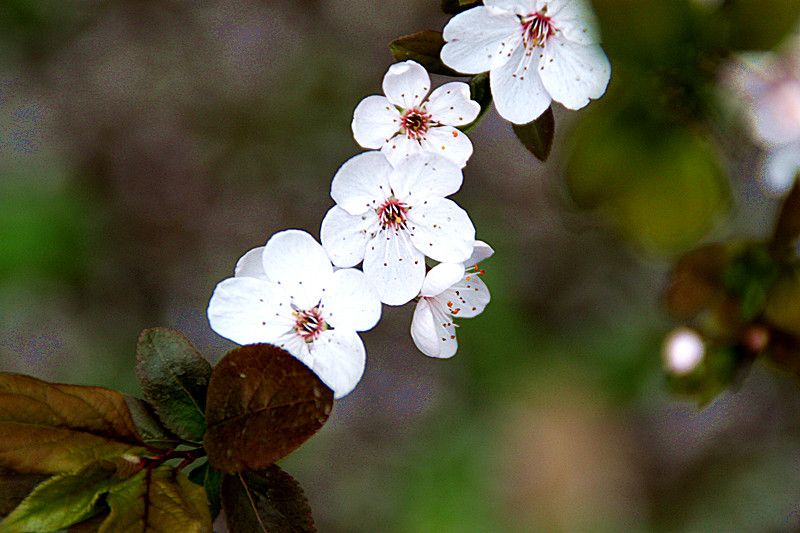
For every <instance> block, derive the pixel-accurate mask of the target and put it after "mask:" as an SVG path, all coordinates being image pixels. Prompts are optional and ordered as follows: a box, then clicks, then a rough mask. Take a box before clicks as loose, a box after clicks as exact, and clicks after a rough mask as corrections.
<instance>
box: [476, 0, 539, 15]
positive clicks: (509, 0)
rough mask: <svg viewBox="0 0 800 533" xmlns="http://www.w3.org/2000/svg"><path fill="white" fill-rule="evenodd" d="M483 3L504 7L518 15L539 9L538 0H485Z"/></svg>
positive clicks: (499, 7) (494, 6) (498, 7)
mask: <svg viewBox="0 0 800 533" xmlns="http://www.w3.org/2000/svg"><path fill="white" fill-rule="evenodd" d="M540 1H541V0H540ZM543 1H544V2H546V1H547V0H543ZM483 5H485V6H489V7H493V8H497V9H504V10H506V11H511V12H512V13H516V14H518V15H529V14H531V13H535V12H536V11H538V10H539V7H538V2H537V0H484V2H483Z"/></svg>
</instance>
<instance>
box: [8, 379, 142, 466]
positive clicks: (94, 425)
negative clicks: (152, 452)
mask: <svg viewBox="0 0 800 533" xmlns="http://www.w3.org/2000/svg"><path fill="white" fill-rule="evenodd" d="M0 435H2V438H1V439H0V466H4V467H7V468H10V469H12V470H14V471H16V472H19V473H23V474H58V473H61V472H69V471H75V470H77V469H79V468H81V467H82V466H84V465H86V464H88V463H91V462H93V461H96V460H99V459H104V458H112V457H122V456H136V455H144V454H146V453H147V451H146V450H145V448H144V447H143V446H142V443H141V441H140V440H139V435H138V433H137V431H136V426H135V425H134V423H133V420H132V419H131V415H130V413H129V412H128V407H127V405H126V403H125V399H124V398H123V396H122V394H120V393H119V392H116V391H113V390H109V389H104V388H102V387H81V386H76V385H59V384H53V383H47V382H44V381H41V380H38V379H36V378H32V377H30V376H23V375H18V374H0Z"/></svg>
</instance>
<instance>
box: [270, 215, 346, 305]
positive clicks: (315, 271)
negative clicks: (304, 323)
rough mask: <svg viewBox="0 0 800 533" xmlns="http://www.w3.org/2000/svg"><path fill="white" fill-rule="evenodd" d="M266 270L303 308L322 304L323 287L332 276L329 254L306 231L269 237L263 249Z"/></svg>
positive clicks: (291, 231) (282, 232) (292, 231)
mask: <svg viewBox="0 0 800 533" xmlns="http://www.w3.org/2000/svg"><path fill="white" fill-rule="evenodd" d="M262 257H263V260H264V272H265V273H266V275H267V278H269V280H270V281H272V282H274V283H277V284H278V285H280V286H281V287H282V288H283V289H284V290H285V291H286V292H287V293H288V294H290V295H291V296H292V297H293V300H294V303H295V304H296V305H297V306H298V307H299V308H301V309H310V308H312V307H314V306H315V305H317V304H318V303H319V299H320V298H321V297H322V289H323V288H324V287H325V286H326V285H328V283H329V282H330V279H331V277H332V276H333V266H331V261H330V259H328V254H326V253H325V250H324V249H323V248H322V245H321V244H319V243H318V242H317V241H316V239H314V237H312V236H311V235H309V234H308V233H307V232H305V231H300V230H286V231H281V232H278V233H276V234H275V235H273V236H272V237H270V239H269V240H268V241H267V244H266V246H264V251H263V255H262Z"/></svg>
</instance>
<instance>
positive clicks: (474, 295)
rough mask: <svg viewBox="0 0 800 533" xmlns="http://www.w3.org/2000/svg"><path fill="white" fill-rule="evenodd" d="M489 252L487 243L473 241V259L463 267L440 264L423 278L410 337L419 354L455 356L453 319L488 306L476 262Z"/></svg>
mask: <svg viewBox="0 0 800 533" xmlns="http://www.w3.org/2000/svg"><path fill="white" fill-rule="evenodd" d="M492 253H494V251H493V250H492V248H491V247H490V246H489V245H488V244H486V243H484V242H481V241H476V242H475V249H474V251H473V254H472V256H471V257H470V258H469V259H468V260H467V261H465V262H464V263H463V264H462V263H439V264H438V265H436V266H435V267H433V268H432V269H431V270H430V272H428V275H427V276H425V282H424V283H423V284H422V290H421V291H420V299H419V302H417V307H416V309H415V310H414V318H413V319H412V321H411V338H412V339H414V344H416V345H417V348H419V350H420V351H421V352H422V353H424V354H425V355H428V356H430V357H439V358H447V357H452V356H453V355H454V354H455V353H456V349H457V348H458V341H457V340H456V327H457V324H455V323H454V322H453V319H454V318H472V317H474V316H477V315H479V314H480V313H481V312H482V311H483V309H484V308H485V307H486V304H488V303H489V289H488V288H487V287H486V284H484V283H483V280H481V279H480V277H479V276H480V275H482V274H483V271H482V270H478V265H477V263H478V262H479V261H481V260H482V259H485V258H487V257H489V256H490V255H492ZM468 265H470V266H468Z"/></svg>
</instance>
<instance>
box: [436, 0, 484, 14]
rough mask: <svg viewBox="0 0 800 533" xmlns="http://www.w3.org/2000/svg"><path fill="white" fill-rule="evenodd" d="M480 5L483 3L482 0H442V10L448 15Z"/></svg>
mask: <svg viewBox="0 0 800 533" xmlns="http://www.w3.org/2000/svg"><path fill="white" fill-rule="evenodd" d="M480 5H483V1H482V0H442V12H443V13H447V14H448V15H457V14H459V13H461V12H462V11H466V10H467V9H472V8H473V7H475V6H480Z"/></svg>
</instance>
